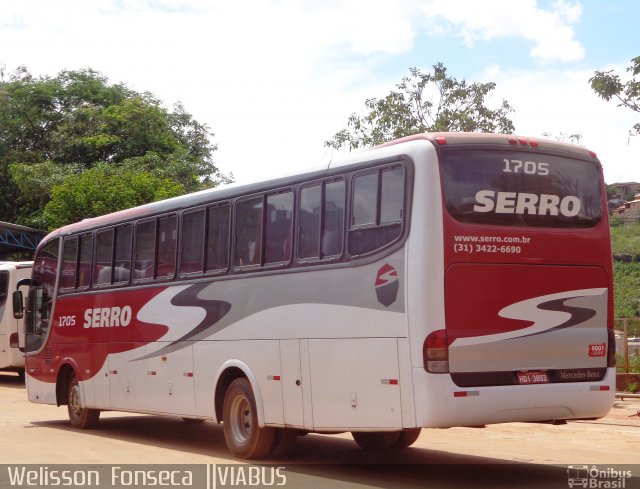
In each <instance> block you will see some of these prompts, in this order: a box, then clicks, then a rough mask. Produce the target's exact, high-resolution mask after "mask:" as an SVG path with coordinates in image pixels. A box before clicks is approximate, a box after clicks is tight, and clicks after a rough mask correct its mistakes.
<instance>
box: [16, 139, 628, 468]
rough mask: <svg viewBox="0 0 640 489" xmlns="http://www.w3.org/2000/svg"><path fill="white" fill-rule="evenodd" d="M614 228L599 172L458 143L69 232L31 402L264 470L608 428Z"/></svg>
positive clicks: (578, 150) (50, 283)
mask: <svg viewBox="0 0 640 489" xmlns="http://www.w3.org/2000/svg"><path fill="white" fill-rule="evenodd" d="M606 209H607V206H606V193H605V188H604V180H603V174H602V168H601V164H600V162H599V160H598V158H597V156H596V155H595V153H593V152H590V151H588V150H587V149H584V148H582V147H579V146H573V145H568V144H563V143H559V142H555V141H547V140H542V139H534V138H527V137H518V136H512V135H498V134H474V133H457V134H456V133H438V134H419V135H415V136H411V137H408V138H404V139H400V140H398V141H394V142H391V143H387V144H384V145H382V146H380V147H376V148H374V149H370V150H367V151H363V152H359V153H357V154H350V155H348V156H345V157H344V158H343V159H341V160H340V161H335V162H332V163H331V164H330V165H329V166H328V167H327V168H323V169H321V170H318V171H313V172H309V173H305V174H300V175H296V176H291V177H286V178H278V179H274V180H271V181H266V182H261V183H254V184H248V185H242V186H232V187H229V188H223V189H212V190H206V191H201V192H197V193H194V194H189V195H184V196H180V197H177V198H172V199H169V200H165V201H159V202H155V203H151V204H147V205H143V206H140V207H136V208H132V209H128V210H123V211H120V212H116V213H113V214H109V215H105V216H101V217H96V218H92V219H87V220H84V221H82V222H78V223H75V224H71V225H68V226H65V227H63V228H61V229H58V230H55V231H53V232H52V233H51V234H49V235H48V236H47V237H46V238H44V239H43V240H42V242H41V243H40V245H39V248H38V250H37V253H36V257H35V263H34V268H33V275H32V278H31V283H30V288H29V292H28V298H27V306H26V368H27V371H26V373H27V381H26V383H27V390H28V397H29V399H30V400H31V401H32V402H36V403H45V404H55V405H66V406H67V410H68V416H69V419H70V423H71V425H72V426H74V427H77V428H90V427H92V426H94V425H95V424H96V422H97V421H98V418H99V414H100V412H101V411H104V410H117V411H126V412H136V413H150V414H155V415H171V416H178V417H181V418H184V419H185V420H189V421H198V420H200V421H206V420H209V421H215V422H219V423H222V427H223V432H224V437H225V440H226V443H227V446H228V448H229V450H230V451H231V453H232V454H233V455H234V456H235V457H238V458H248V459H258V458H265V457H272V456H277V455H280V454H283V453H287V452H288V451H290V450H291V449H292V447H293V446H294V444H295V440H296V437H297V436H298V435H300V434H301V433H302V434H304V433H309V432H314V433H336V432H351V433H352V434H353V438H354V439H355V441H356V442H357V443H358V444H359V445H360V446H362V447H365V448H394V447H407V446H409V445H411V444H412V443H414V442H415V441H416V440H417V438H418V436H419V434H420V430H421V428H425V427H429V428H447V427H454V426H478V425H486V424H491V423H506V422H515V421H523V422H534V421H545V420H547V421H551V420H568V419H588V418H599V417H602V416H604V415H605V414H606V413H607V412H608V411H609V409H610V408H611V406H612V404H613V399H614V382H615V368H614V366H615V341H614V336H613V295H612V294H613V290H612V284H613V281H612V255H611V248H610V241H609V223H608V216H607V210H606ZM14 300H15V302H16V304H18V307H17V310H16V314H17V315H18V316H20V315H21V314H22V310H21V309H20V307H19V305H20V304H21V300H22V298H21V293H20V292H19V291H18V292H16V297H15V298H14Z"/></svg>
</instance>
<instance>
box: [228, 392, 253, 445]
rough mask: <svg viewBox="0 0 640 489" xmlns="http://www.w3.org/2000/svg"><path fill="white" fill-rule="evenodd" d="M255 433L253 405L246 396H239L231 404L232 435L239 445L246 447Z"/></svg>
mask: <svg viewBox="0 0 640 489" xmlns="http://www.w3.org/2000/svg"><path fill="white" fill-rule="evenodd" d="M252 432H253V417H252V414H251V405H250V404H249V401H248V399H247V398H246V397H244V396H237V397H236V398H235V399H234V400H233V403H232V404H231V435H232V436H233V440H234V441H235V443H236V444H238V445H244V444H245V443H246V442H247V440H248V439H249V438H250V437H251V434H252Z"/></svg>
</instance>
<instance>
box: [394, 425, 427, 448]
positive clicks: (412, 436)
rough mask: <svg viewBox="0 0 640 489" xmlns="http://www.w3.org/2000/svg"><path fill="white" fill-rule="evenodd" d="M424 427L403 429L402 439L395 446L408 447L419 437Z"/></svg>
mask: <svg viewBox="0 0 640 489" xmlns="http://www.w3.org/2000/svg"><path fill="white" fill-rule="evenodd" d="M421 431H422V428H411V429H408V430H402V431H401V432H400V439H399V440H398V442H397V443H396V444H395V448H407V447H410V446H411V445H413V444H414V443H415V442H416V440H417V439H418V437H419V436H420V432H421Z"/></svg>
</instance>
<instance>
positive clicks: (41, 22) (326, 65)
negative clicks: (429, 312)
mask: <svg viewBox="0 0 640 489" xmlns="http://www.w3.org/2000/svg"><path fill="white" fill-rule="evenodd" d="M638 18H640V0H557V1H550V0H483V1H477V0H322V1H318V0H244V1H232V0H55V1H51V0H0V66H2V67H4V69H5V70H6V71H8V72H11V71H13V70H15V69H16V68H17V67H18V66H26V67H27V69H28V70H29V71H30V72H31V73H32V74H33V75H35V76H55V75H56V74H57V73H59V72H60V71H61V70H65V69H67V70H73V69H82V68H92V69H94V70H97V71H99V72H100V73H101V74H103V75H104V76H106V77H108V79H109V82H110V83H124V84H126V85H127V86H128V87H129V88H132V89H134V90H137V91H140V92H144V91H148V92H151V93H153V94H154V95H155V96H156V97H157V98H158V99H160V100H162V101H163V103H164V105H165V106H166V107H167V108H171V107H172V105H173V104H174V103H176V102H180V103H182V104H183V105H184V107H185V109H186V110H187V111H188V112H189V113H191V114H192V115H193V116H194V118H195V119H196V120H197V121H198V122H200V123H204V124H206V125H207V126H208V127H209V128H210V130H211V132H212V133H213V134H214V136H213V138H212V141H213V142H214V143H215V144H217V145H218V151H216V153H215V155H214V160H215V162H216V164H217V166H218V167H219V168H220V169H221V170H222V171H223V172H224V173H227V174H228V173H232V174H233V176H234V178H235V180H236V181H237V182H239V183H248V182H250V181H256V180H262V179H268V178H271V177H277V176H281V175H285V174H291V173H294V172H302V171H307V170H311V169H318V168H320V167H324V166H326V165H327V164H328V163H329V161H330V160H331V159H332V158H336V157H339V156H340V154H339V153H336V152H335V151H333V150H331V149H329V148H327V147H325V146H324V142H325V141H326V140H328V139H330V138H331V137H332V136H333V135H334V134H335V133H336V132H337V131H339V130H340V129H343V128H345V127H346V125H347V118H348V117H349V115H350V114H352V113H357V114H363V113H364V103H365V100H367V99H368V98H372V97H377V98H382V97H384V96H385V95H387V94H388V93H389V92H390V91H391V90H393V89H394V88H395V85H396V84H397V83H399V82H400V80H401V79H402V78H403V77H404V76H407V75H408V74H409V68H412V67H417V68H420V69H422V70H423V71H429V70H431V69H432V66H433V65H434V64H436V63H438V62H442V63H443V64H444V65H445V66H446V67H447V69H448V73H449V74H450V75H451V76H454V77H455V78H457V79H458V80H462V79H464V80H466V81H467V82H469V83H471V82H483V83H484V82H495V83H496V88H495V89H494V91H493V92H492V94H491V96H490V98H489V99H488V100H487V105H489V106H490V107H497V106H498V105H499V104H500V103H501V102H502V100H503V99H504V100H507V101H508V102H509V104H510V105H511V106H512V107H513V108H514V109H515V111H514V113H512V114H511V118H512V120H513V122H514V125H515V128H516V133H517V134H519V135H523V136H530V137H541V136H542V134H543V133H551V134H552V135H554V136H560V135H561V134H576V133H577V134H581V135H582V140H581V144H583V145H584V146H586V147H587V148H588V149H590V150H591V151H594V152H595V153H597V155H598V157H599V158H600V160H601V161H602V164H603V168H604V173H605V179H606V181H607V183H613V182H621V181H640V136H637V137H632V138H630V137H629V130H630V128H631V126H633V125H634V124H635V123H637V122H640V114H638V113H636V112H633V111H631V110H630V109H626V108H623V107H618V106H617V104H616V102H615V101H610V102H606V101H603V100H602V99H600V98H598V96H597V95H596V94H595V93H594V92H593V91H592V90H591V88H590V87H589V78H591V77H592V76H593V74H594V72H595V71H596V70H600V71H603V70H605V71H606V70H614V71H615V72H616V73H617V74H619V75H620V76H621V77H622V79H623V80H625V79H627V77H628V73H627V72H626V68H627V67H628V66H630V64H631V62H630V60H631V58H634V57H636V56H640V30H639V29H638V28H637V25H636V23H637V19H638Z"/></svg>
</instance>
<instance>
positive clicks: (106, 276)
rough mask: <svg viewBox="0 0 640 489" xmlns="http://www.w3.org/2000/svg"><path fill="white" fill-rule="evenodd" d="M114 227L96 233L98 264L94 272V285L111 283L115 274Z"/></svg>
mask: <svg viewBox="0 0 640 489" xmlns="http://www.w3.org/2000/svg"><path fill="white" fill-rule="evenodd" d="M112 261H113V229H108V230H106V231H101V232H98V233H96V264H95V268H94V272H93V283H94V285H106V284H110V283H111V276H112V274H113V265H112Z"/></svg>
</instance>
